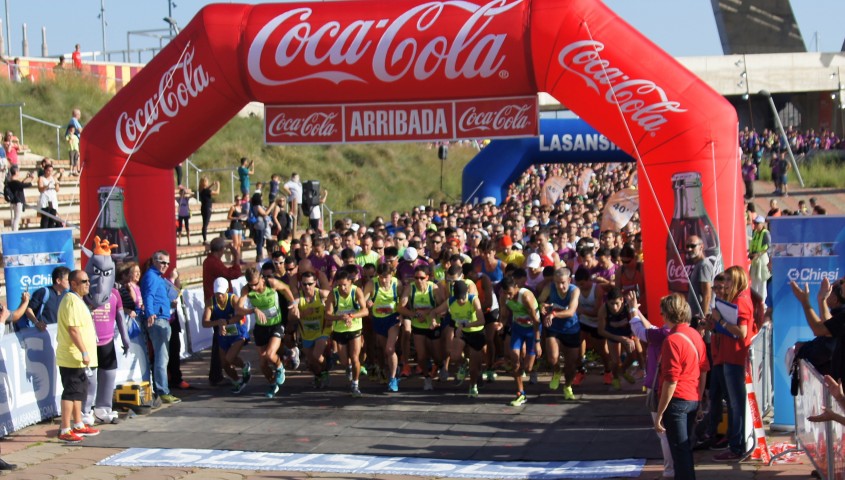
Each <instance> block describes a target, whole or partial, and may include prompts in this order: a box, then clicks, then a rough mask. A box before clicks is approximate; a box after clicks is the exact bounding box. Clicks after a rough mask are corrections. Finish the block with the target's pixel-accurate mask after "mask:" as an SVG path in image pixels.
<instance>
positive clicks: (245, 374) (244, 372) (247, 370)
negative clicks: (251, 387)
mask: <svg viewBox="0 0 845 480" xmlns="http://www.w3.org/2000/svg"><path fill="white" fill-rule="evenodd" d="M250 378H252V364H251V363H249V362H245V363H244V368H242V369H241V383H243V384H244V385H246V384H247V383H249V379H250Z"/></svg>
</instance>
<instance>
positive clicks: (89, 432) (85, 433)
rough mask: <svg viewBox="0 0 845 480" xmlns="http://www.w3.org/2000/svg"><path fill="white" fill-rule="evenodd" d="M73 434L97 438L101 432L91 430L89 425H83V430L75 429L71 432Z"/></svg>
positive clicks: (94, 429)
mask: <svg viewBox="0 0 845 480" xmlns="http://www.w3.org/2000/svg"><path fill="white" fill-rule="evenodd" d="M71 433H73V434H74V435H78V436H80V437H96V436H97V435H99V434H100V431H99V430H97V429H96V428H91V427H89V426H88V425H85V424H83V425H82V428H74V429H73V430H71Z"/></svg>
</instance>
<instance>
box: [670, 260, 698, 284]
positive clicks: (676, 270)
mask: <svg viewBox="0 0 845 480" xmlns="http://www.w3.org/2000/svg"><path fill="white" fill-rule="evenodd" d="M691 272H692V265H688V266H687V265H684V264H683V262H679V261H678V260H676V259H674V258H672V259H670V260H669V261H668V262H667V263H666V276H667V277H668V278H669V282H670V283H674V282H681V283H688V282H689V274H690V273H691Z"/></svg>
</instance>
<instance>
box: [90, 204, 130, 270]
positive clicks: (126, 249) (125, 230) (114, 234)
mask: <svg viewBox="0 0 845 480" xmlns="http://www.w3.org/2000/svg"><path fill="white" fill-rule="evenodd" d="M110 192H111V196H109V193H110ZM97 194H98V196H99V198H100V209H101V210H102V211H103V213H102V214H101V215H100V221H99V223H98V224H97V235H98V236H99V237H100V239H101V240H105V239H108V240H109V242H111V243H112V244H113V245H117V249H116V250H114V251H112V253H113V254H117V255H122V258H121V261H123V262H129V261H138V248H137V247H136V246H135V239H134V238H132V232H130V231H129V226H128V225H126V217H124V215H123V201H124V197H123V188H121V187H115V188H114V190H112V188H111V187H100V188H99V189H98V190H97Z"/></svg>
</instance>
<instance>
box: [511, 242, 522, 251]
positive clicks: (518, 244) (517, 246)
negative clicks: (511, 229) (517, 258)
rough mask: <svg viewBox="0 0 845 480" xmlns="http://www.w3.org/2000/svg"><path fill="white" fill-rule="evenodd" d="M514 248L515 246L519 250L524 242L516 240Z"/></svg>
mask: <svg viewBox="0 0 845 480" xmlns="http://www.w3.org/2000/svg"><path fill="white" fill-rule="evenodd" d="M513 248H515V249H517V250H522V244H521V243H519V242H516V243H514V244H513Z"/></svg>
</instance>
